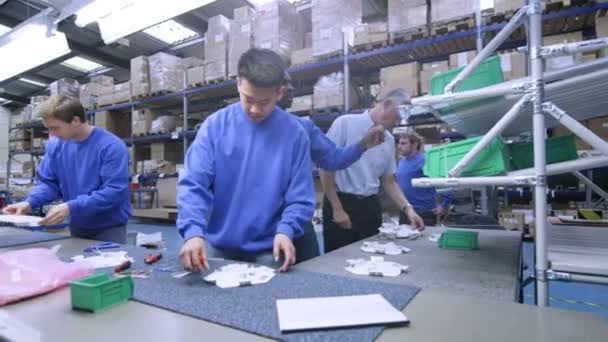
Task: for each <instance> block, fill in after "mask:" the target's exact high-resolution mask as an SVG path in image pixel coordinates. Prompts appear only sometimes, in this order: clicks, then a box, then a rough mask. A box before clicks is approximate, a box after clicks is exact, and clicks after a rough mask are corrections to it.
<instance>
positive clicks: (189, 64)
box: [182, 57, 205, 69]
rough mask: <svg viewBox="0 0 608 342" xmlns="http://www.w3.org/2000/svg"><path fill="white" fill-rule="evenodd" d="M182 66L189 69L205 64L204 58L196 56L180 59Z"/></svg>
mask: <svg viewBox="0 0 608 342" xmlns="http://www.w3.org/2000/svg"><path fill="white" fill-rule="evenodd" d="M182 62H183V64H184V68H186V69H190V68H194V67H197V66H201V65H205V60H203V59H201V58H198V57H187V58H184V59H183V60H182Z"/></svg>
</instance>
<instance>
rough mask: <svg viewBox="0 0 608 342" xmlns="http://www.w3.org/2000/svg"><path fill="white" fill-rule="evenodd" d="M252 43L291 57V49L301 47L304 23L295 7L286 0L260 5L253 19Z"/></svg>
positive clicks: (274, 0) (285, 56)
mask: <svg viewBox="0 0 608 342" xmlns="http://www.w3.org/2000/svg"><path fill="white" fill-rule="evenodd" d="M313 6H314V4H313ZM313 8H314V7H313ZM313 12H314V9H313ZM254 44H255V46H256V47H259V48H264V49H271V50H272V51H274V52H276V53H278V54H280V55H281V56H283V57H284V58H285V59H287V58H289V57H291V53H292V51H295V50H300V49H302V47H303V45H304V23H303V20H302V17H301V15H300V13H298V12H297V11H296V7H295V6H294V5H293V4H292V3H291V2H289V1H287V0H272V1H267V2H265V3H263V4H262V5H260V6H259V7H258V10H257V13H256V19H255V29H254Z"/></svg>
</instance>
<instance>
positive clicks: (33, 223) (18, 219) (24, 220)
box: [0, 215, 43, 227]
mask: <svg viewBox="0 0 608 342" xmlns="http://www.w3.org/2000/svg"><path fill="white" fill-rule="evenodd" d="M42 219H43V218H42V217H40V216H29V215H0V222H1V223H9V224H12V225H15V226H17V227H39V226H40V221H42Z"/></svg>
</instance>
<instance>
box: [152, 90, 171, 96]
mask: <svg viewBox="0 0 608 342" xmlns="http://www.w3.org/2000/svg"><path fill="white" fill-rule="evenodd" d="M171 93H174V92H173V91H170V90H159V91H155V92H152V93H150V95H151V96H162V95H167V94H171Z"/></svg>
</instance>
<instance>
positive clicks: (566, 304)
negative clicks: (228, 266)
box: [128, 220, 608, 319]
mask: <svg viewBox="0 0 608 342" xmlns="http://www.w3.org/2000/svg"><path fill="white" fill-rule="evenodd" d="M128 232H129V233H131V235H132V234H135V233H136V232H142V233H148V234H149V233H154V232H162V233H163V239H164V240H165V245H166V247H167V249H168V251H169V253H168V254H172V255H176V254H177V253H178V252H179V249H180V247H181V245H182V243H183V240H182V238H181V236H180V235H179V234H178V232H177V229H176V228H175V225H174V224H164V223H157V222H152V221H139V220H131V221H130V222H129V226H128ZM317 236H318V238H319V246H320V249H321V251H322V250H323V235H322V234H321V232H317ZM523 255H524V262H525V264H526V265H529V267H528V269H527V270H525V271H524V278H525V277H527V276H528V275H530V274H531V272H532V269H533V268H534V267H533V265H534V261H533V257H534V245H533V244H532V243H529V242H525V243H524V245H523ZM534 292H535V291H534V285H533V284H531V285H528V286H527V287H526V288H525V289H524V303H526V304H533V303H534ZM549 293H550V295H551V306H553V307H557V308H561V309H566V310H574V311H584V312H590V313H595V314H598V315H601V316H603V317H605V318H606V319H608V286H605V285H597V284H586V283H574V282H572V283H569V282H551V283H550V288H549Z"/></svg>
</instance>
